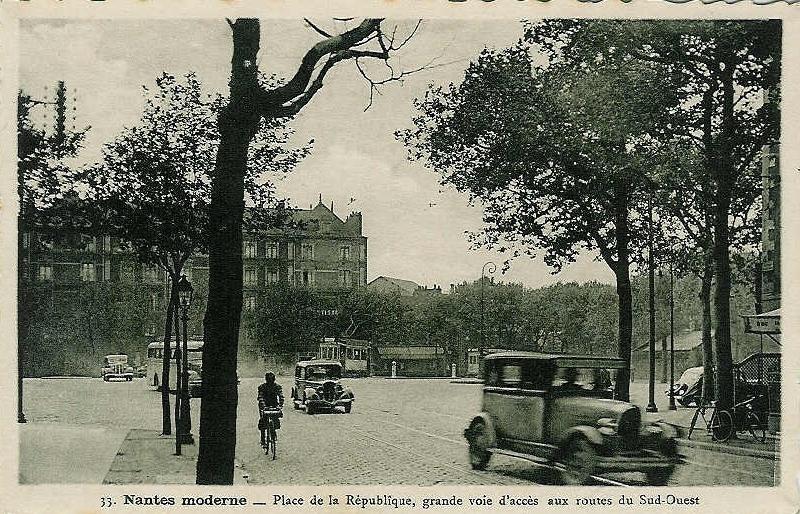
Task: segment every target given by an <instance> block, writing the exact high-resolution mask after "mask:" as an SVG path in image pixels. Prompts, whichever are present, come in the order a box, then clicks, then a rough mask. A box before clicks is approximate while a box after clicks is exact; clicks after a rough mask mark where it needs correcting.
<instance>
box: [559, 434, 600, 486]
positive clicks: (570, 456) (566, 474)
mask: <svg viewBox="0 0 800 514" xmlns="http://www.w3.org/2000/svg"><path fill="white" fill-rule="evenodd" d="M563 464H564V470H563V471H562V473H561V481H562V482H563V483H564V484H565V485H584V484H586V483H588V482H589V480H591V477H592V474H593V473H594V470H595V467H596V466H597V450H595V448H594V446H592V443H590V442H589V441H588V440H587V439H586V438H585V437H575V438H573V439H572V440H571V441H570V442H569V443H568V444H567V447H566V449H565V451H564V457H563Z"/></svg>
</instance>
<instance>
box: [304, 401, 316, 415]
mask: <svg viewBox="0 0 800 514" xmlns="http://www.w3.org/2000/svg"><path fill="white" fill-rule="evenodd" d="M316 413H317V409H315V408H314V404H313V403H306V414H308V415H309V416H313V415H314V414H316Z"/></svg>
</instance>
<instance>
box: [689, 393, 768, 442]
mask: <svg viewBox="0 0 800 514" xmlns="http://www.w3.org/2000/svg"><path fill="white" fill-rule="evenodd" d="M762 399H763V397H761V396H754V397H752V398H749V399H747V400H745V401H743V402H739V403H737V404H735V405H734V406H733V407H731V408H730V409H719V408H717V406H716V402H710V403H708V404H705V405H701V406H699V407H698V408H697V410H696V411H695V413H694V416H693V417H692V423H691V424H690V425H689V433H688V434H687V436H686V437H687V439H691V437H692V432H693V431H694V428H695V425H696V424H697V420H698V418H702V419H703V423H704V424H705V425H706V430H707V431H708V432H710V433H711V439H712V440H713V441H719V442H722V443H724V442H726V441H728V440H729V439H730V438H731V437H732V436H733V434H734V433H737V432H743V431H745V430H747V431H748V432H750V435H751V436H753V439H755V440H756V441H758V442H761V443H763V442H764V441H765V440H766V438H767V431H766V424H765V423H764V422H762V421H761V419H760V418H759V417H758V414H756V413H755V411H754V410H753V404H754V403H755V402H756V401H760V400H762ZM709 408H711V415H710V417H709V416H707V410H708V409H709Z"/></svg>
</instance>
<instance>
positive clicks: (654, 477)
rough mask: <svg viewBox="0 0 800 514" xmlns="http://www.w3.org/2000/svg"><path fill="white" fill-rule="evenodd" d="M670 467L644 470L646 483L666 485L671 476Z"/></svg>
mask: <svg viewBox="0 0 800 514" xmlns="http://www.w3.org/2000/svg"><path fill="white" fill-rule="evenodd" d="M672 471H673V470H672V468H667V469H653V470H650V471H647V472H645V474H644V475H645V476H646V477H647V483H648V484H650V485H667V483H669V479H670V477H671V476H672Z"/></svg>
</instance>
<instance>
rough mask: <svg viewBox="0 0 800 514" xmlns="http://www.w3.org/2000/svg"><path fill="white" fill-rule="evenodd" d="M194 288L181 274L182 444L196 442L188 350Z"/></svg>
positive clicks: (179, 435) (179, 283)
mask: <svg viewBox="0 0 800 514" xmlns="http://www.w3.org/2000/svg"><path fill="white" fill-rule="evenodd" d="M193 295H194V288H193V287H192V284H190V283H189V281H188V280H186V275H181V279H180V280H179V281H178V302H179V303H180V307H181V318H182V320H183V363H182V364H183V369H182V372H181V417H180V421H179V423H180V425H181V428H180V430H178V433H177V435H176V437H178V438H180V440H181V444H194V437H192V409H191V405H190V403H189V352H188V340H189V336H188V329H187V325H188V324H189V306H191V305H192V296H193Z"/></svg>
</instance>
